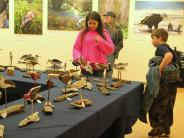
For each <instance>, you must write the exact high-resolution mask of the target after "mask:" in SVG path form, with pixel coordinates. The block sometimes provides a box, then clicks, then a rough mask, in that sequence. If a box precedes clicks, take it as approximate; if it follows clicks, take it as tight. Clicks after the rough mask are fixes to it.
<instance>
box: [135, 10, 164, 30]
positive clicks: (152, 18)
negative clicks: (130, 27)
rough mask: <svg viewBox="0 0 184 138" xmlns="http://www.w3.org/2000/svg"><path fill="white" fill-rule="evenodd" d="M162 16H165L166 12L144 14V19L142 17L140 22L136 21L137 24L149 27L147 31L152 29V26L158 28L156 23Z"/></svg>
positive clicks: (161, 19)
mask: <svg viewBox="0 0 184 138" xmlns="http://www.w3.org/2000/svg"><path fill="white" fill-rule="evenodd" d="M164 18H167V14H165V13H163V14H157V13H153V14H151V15H149V16H146V17H145V18H144V19H142V20H141V21H140V23H138V25H147V26H148V29H149V30H148V31H152V29H153V26H154V29H158V24H159V23H160V22H161V21H163V19H164Z"/></svg>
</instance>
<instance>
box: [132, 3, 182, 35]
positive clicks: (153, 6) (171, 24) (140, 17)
mask: <svg viewBox="0 0 184 138" xmlns="http://www.w3.org/2000/svg"><path fill="white" fill-rule="evenodd" d="M183 17H184V2H174V1H170V2H168V1H153V0H152V1H136V2H135V16H134V32H135V33H138V34H146V33H151V32H152V31H153V30H154V29H157V28H164V29H166V30H167V31H168V32H169V33H170V34H176V35H182V34H183Z"/></svg>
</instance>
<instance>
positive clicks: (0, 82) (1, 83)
mask: <svg viewBox="0 0 184 138" xmlns="http://www.w3.org/2000/svg"><path fill="white" fill-rule="evenodd" d="M10 87H13V88H15V83H14V82H13V81H11V80H6V79H5V78H4V77H0V88H3V89H6V88H10Z"/></svg>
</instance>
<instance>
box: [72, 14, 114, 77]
mask: <svg viewBox="0 0 184 138" xmlns="http://www.w3.org/2000/svg"><path fill="white" fill-rule="evenodd" d="M85 26H86V28H85V29H84V30H81V31H80V32H79V34H78V36H77V39H76V41H75V43H74V46H73V59H74V60H75V61H77V60H79V58H80V57H83V59H84V60H86V61H87V62H89V63H90V64H93V63H94V64H95V63H101V64H106V63H107V58H106V57H107V55H110V54H112V53H113V52H114V44H113V42H112V40H111V38H110V35H109V33H108V32H107V31H106V30H104V28H103V25H102V20H101V17H100V15H99V13H98V12H95V11H92V12H90V13H89V14H88V15H87V17H86V23H85ZM92 67H93V74H92V75H93V76H102V75H103V70H98V69H97V68H95V66H92ZM86 73H87V72H86V71H85V70H82V74H84V75H87V74H88V73H87V74H86ZM88 75H89V74H88Z"/></svg>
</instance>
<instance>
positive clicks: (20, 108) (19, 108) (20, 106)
mask: <svg viewBox="0 0 184 138" xmlns="http://www.w3.org/2000/svg"><path fill="white" fill-rule="evenodd" d="M22 111H24V105H23V104H17V105H13V106H9V107H8V108H7V109H1V110H0V116H2V117H3V118H5V117H6V116H7V115H10V114H14V113H19V112H22Z"/></svg>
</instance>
